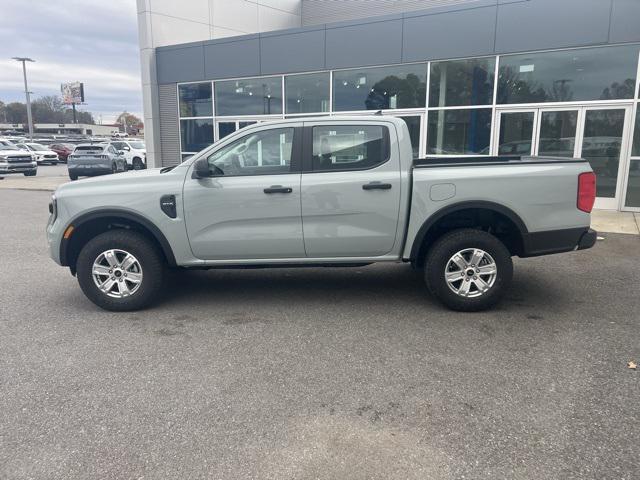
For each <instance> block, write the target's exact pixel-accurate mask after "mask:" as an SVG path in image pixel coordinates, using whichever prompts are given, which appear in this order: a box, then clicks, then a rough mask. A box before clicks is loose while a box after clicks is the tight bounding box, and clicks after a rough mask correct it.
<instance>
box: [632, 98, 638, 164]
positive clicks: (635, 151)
mask: <svg viewBox="0 0 640 480" xmlns="http://www.w3.org/2000/svg"><path fill="white" fill-rule="evenodd" d="M631 156H632V157H640V104H639V105H638V108H637V111H636V126H635V129H634V130H633V147H632V148H631Z"/></svg>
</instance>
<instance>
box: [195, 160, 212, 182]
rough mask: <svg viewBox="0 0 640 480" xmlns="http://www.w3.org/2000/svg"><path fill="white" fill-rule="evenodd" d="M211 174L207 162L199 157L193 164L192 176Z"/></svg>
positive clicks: (199, 176) (198, 176)
mask: <svg viewBox="0 0 640 480" xmlns="http://www.w3.org/2000/svg"><path fill="white" fill-rule="evenodd" d="M210 176H211V172H210V171H209V162H208V161H207V159H206V158H199V159H198V160H196V163H195V164H194V165H193V178H208V177H210Z"/></svg>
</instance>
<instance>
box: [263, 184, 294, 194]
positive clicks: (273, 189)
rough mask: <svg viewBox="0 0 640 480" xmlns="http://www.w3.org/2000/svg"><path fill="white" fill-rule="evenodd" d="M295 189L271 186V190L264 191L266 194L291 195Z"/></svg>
mask: <svg viewBox="0 0 640 480" xmlns="http://www.w3.org/2000/svg"><path fill="white" fill-rule="evenodd" d="M291 192H293V189H292V188H291V187H283V186H282V185H271V186H270V187H269V188H265V189H264V193H291Z"/></svg>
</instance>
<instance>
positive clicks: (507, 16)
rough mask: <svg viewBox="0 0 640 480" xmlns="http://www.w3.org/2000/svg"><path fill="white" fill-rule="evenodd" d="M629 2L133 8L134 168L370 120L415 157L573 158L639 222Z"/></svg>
mask: <svg viewBox="0 0 640 480" xmlns="http://www.w3.org/2000/svg"><path fill="white" fill-rule="evenodd" d="M639 20H640V1H638V0H396V1H391V0H366V1H365V0H343V1H336V0H257V1H256V0H254V1H251V0H185V1H183V2H174V1H172V0H138V25H139V34H140V35H139V36H140V55H141V64H142V83H143V99H144V117H145V126H146V132H145V136H146V140H147V155H148V158H149V161H150V162H153V164H155V165H156V166H160V165H171V164H175V163H177V162H179V161H181V159H183V158H185V157H187V156H189V155H192V154H193V153H195V152H198V151H199V150H201V149H203V148H205V147H206V146H208V145H210V144H211V143H213V142H215V141H216V140H219V139H221V138H223V137H225V136H226V135H229V134H230V133H232V132H234V131H236V130H238V129H240V128H242V127H244V126H246V125H250V124H252V123H255V122H261V121H265V120H271V119H278V118H296V117H299V118H301V120H302V119H304V117H306V116H310V115H327V116H339V115H345V114H350V115H351V114H362V115H373V114H375V113H382V114H384V115H392V116H397V117H401V118H403V119H404V120H405V121H406V123H407V126H408V127H409V132H410V136H411V141H412V145H413V150H414V156H416V157H423V156H437V157H442V158H445V159H446V158H447V157H449V156H462V155H470V156H478V155H551V156H555V157H585V158H587V159H588V160H589V161H590V162H591V164H592V166H593V168H594V170H595V171H596V173H597V177H598V190H597V196H598V198H597V201H596V207H597V208H603V209H612V210H628V211H640V109H639V108H638V98H639V93H638V91H639V79H640V73H639V72H640V67H639V65H640V63H639V56H640V21H639Z"/></svg>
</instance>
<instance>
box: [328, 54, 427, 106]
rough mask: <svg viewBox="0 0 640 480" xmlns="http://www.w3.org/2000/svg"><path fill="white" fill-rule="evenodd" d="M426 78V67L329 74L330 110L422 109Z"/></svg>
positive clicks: (373, 69) (380, 68)
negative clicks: (331, 84)
mask: <svg viewBox="0 0 640 480" xmlns="http://www.w3.org/2000/svg"><path fill="white" fill-rule="evenodd" d="M426 78H427V65H426V64H417V65H401V66H397V67H376V68H361V69H358V70H342V71H337V72H334V74H333V109H334V111H342V112H344V111H351V110H383V109H384V110H386V109H395V108H424V106H425V96H426V81H427V80H426Z"/></svg>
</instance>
